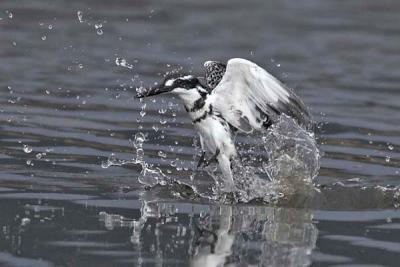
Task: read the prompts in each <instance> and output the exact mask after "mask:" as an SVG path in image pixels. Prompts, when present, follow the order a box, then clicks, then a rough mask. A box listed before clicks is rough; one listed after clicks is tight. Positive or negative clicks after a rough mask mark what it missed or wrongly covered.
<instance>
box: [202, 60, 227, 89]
mask: <svg viewBox="0 0 400 267" xmlns="http://www.w3.org/2000/svg"><path fill="white" fill-rule="evenodd" d="M204 68H205V69H206V83H207V86H208V88H209V89H211V90H212V89H214V88H215V87H216V86H217V85H218V84H219V82H220V81H221V80H222V77H223V76H224V74H225V71H226V65H225V64H224V63H221V62H218V61H206V62H205V63H204Z"/></svg>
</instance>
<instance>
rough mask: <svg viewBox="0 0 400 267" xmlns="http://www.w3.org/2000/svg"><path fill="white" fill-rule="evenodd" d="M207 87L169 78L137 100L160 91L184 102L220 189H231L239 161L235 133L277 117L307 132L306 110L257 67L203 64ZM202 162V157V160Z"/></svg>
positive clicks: (186, 77)
mask: <svg viewBox="0 0 400 267" xmlns="http://www.w3.org/2000/svg"><path fill="white" fill-rule="evenodd" d="M205 68H206V77H209V78H210V79H207V87H208V88H207V87H206V86H204V85H202V84H201V83H200V81H199V80H198V79H197V78H196V77H194V76H192V75H184V76H178V77H177V76H167V77H166V78H165V80H164V82H163V83H162V84H160V85H159V86H156V87H153V88H149V89H146V90H145V91H144V92H142V93H140V94H138V97H145V96H151V95H157V94H160V93H164V92H171V93H174V94H177V95H178V96H179V97H180V98H181V99H182V100H183V102H184V106H185V109H186V110H187V112H188V113H189V116H190V117H191V119H192V122H193V124H194V126H195V128H196V129H197V130H198V131H199V134H200V141H201V146H202V149H203V151H208V152H210V153H211V154H212V155H213V156H212V159H216V160H217V161H218V163H219V167H220V169H221V171H222V173H223V187H222V188H223V189H224V190H226V191H232V190H234V188H235V185H234V180H233V175H232V170H231V163H232V160H233V159H234V158H236V157H237V151H236V148H235V143H234V139H235V134H236V133H237V132H238V131H239V132H243V133H251V132H253V131H260V130H263V129H267V128H268V127H269V126H270V125H272V124H273V123H275V122H276V121H277V120H278V118H279V116H280V115H281V114H286V115H288V116H291V117H293V118H294V119H295V120H296V121H297V122H298V123H299V124H300V125H302V126H303V127H305V128H308V127H310V126H311V125H312V120H311V118H310V115H309V113H308V111H307V108H306V107H305V105H304V104H303V102H302V101H301V100H300V98H299V97H298V96H296V95H295V94H294V93H293V92H292V91H291V90H290V89H288V88H286V87H285V86H284V85H283V84H282V83H281V82H280V81H278V80H277V79H276V78H275V77H273V76H272V75H271V74H269V73H268V72H267V71H265V70H264V69H263V68H261V67H259V66H258V65H256V64H255V63H253V62H251V61H248V60H245V59H240V58H234V59H230V60H229V61H228V63H227V65H226V69H225V65H224V64H222V63H219V62H216V61H208V62H206V63H205ZM202 158H203V157H202Z"/></svg>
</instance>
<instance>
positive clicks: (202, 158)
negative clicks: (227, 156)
mask: <svg viewBox="0 0 400 267" xmlns="http://www.w3.org/2000/svg"><path fill="white" fill-rule="evenodd" d="M219 152H220V150H219V148H217V150H216V151H215V154H214V155H212V156H211V158H209V159H205V154H206V152H204V151H203V152H202V154H201V156H200V159H199V163H198V164H197V168H199V167H200V166H201V165H203V166H204V167H207V166H208V165H210V163H212V162H214V161H218V160H217V157H218V155H219Z"/></svg>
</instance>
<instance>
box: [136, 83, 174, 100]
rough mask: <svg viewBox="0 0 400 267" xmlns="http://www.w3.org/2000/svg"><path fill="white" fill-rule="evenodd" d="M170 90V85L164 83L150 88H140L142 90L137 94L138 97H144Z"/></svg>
mask: <svg viewBox="0 0 400 267" xmlns="http://www.w3.org/2000/svg"><path fill="white" fill-rule="evenodd" d="M169 91H171V88H170V87H166V86H164V85H163V84H160V85H156V86H153V87H149V88H140V90H139V91H138V92H137V94H136V97H137V98H143V97H148V96H153V95H159V94H162V93H167V92H169Z"/></svg>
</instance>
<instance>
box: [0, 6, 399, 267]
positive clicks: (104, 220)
mask: <svg viewBox="0 0 400 267" xmlns="http://www.w3.org/2000/svg"><path fill="white" fill-rule="evenodd" d="M78 11H80V13H79V16H78ZM399 12H400V3H397V2H394V1H386V0H385V1H379V2H377V1H372V0H371V1H370V0H366V1H362V2H358V1H346V2H344V1H334V2H333V1H330V2H326V1H325V2H320V1H314V0H310V1H302V2H299V3H295V2H293V1H268V3H267V2H265V1H246V2H243V1H223V2H218V3H216V2H215V1H185V2H181V1H163V2H159V1H123V0H115V1H112V3H111V2H108V1H92V0H85V1H72V2H71V1H62V0H59V1H27V0H21V1H12V0H3V1H1V3H0V58H1V60H0V73H1V76H0V88H1V90H0V94H1V99H0V101H1V103H0V128H1V129H0V131H1V132H0V163H1V169H0V198H1V200H0V206H1V211H2V215H1V216H0V226H1V229H2V231H1V233H0V263H1V265H5V266H125V265H126V266H128V265H129V266H132V265H134V266H188V265H190V264H193V265H194V266H212V264H214V265H216V264H223V263H224V262H225V263H226V264H229V263H230V264H232V265H234V266H248V265H256V266H257V265H259V266H304V265H314V266H327V265H353V266H356V265H368V264H369V265H373V266H396V265H397V264H398V259H399V257H400V256H399V255H400V242H399V240H400V213H399V212H398V210H397V208H398V205H399V199H398V197H399V193H398V190H397V188H396V187H397V186H399V181H400V180H399V178H400V137H399V136H400V117H399V111H400V108H399V103H400V91H399V90H400V89H399V84H400V79H399V77H400V63H399V62H400V56H399V55H400V46H399V44H400V37H399V36H400V29H399V27H398V25H399V23H400V16H399ZM232 57H243V58H247V59H250V60H252V61H255V62H257V63H258V64H260V65H261V66H263V67H265V68H266V69H267V70H268V71H270V72H271V73H273V74H274V75H276V76H277V77H278V78H279V79H281V80H282V81H284V82H285V83H286V84H287V85H288V86H290V87H292V88H294V90H295V91H296V92H297V93H298V94H299V95H300V96H301V97H302V98H303V100H304V102H305V103H306V104H307V106H309V107H310V108H311V111H312V113H313V116H314V118H315V119H316V120H317V121H319V122H321V123H322V124H321V127H320V128H319V129H318V131H317V138H318V142H319V144H320V149H321V152H322V153H323V157H322V160H321V169H320V172H319V175H318V176H317V177H316V178H315V184H316V185H317V186H318V188H319V190H320V193H315V195H313V196H309V195H307V194H302V193H301V192H300V193H299V194H297V195H295V196H293V197H291V198H290V199H287V200H286V201H284V202H282V203H281V204H280V205H278V206H276V205H265V204H260V203H251V204H238V205H229V204H220V203H218V202H215V201H208V200H206V199H204V198H203V199H202V198H196V197H193V194H192V192H190V190H188V188H186V187H184V186H181V185H173V186H164V187H155V188H153V189H151V190H145V189H144V188H143V187H142V185H141V184H140V183H139V181H138V177H139V176H140V172H141V170H142V167H141V165H140V164H125V165H122V166H110V167H108V168H103V167H104V165H103V167H102V163H103V162H107V159H108V158H109V157H110V155H111V154H112V153H114V155H113V157H115V158H117V159H119V160H131V159H132V158H133V157H135V156H136V149H135V147H134V140H135V135H137V134H138V133H143V134H145V135H146V141H145V142H144V143H143V151H144V158H143V159H144V161H145V162H146V163H148V164H154V166H153V167H154V168H156V167H158V168H159V169H160V170H161V171H162V172H163V173H165V174H167V175H168V176H169V177H173V178H174V179H177V180H178V181H181V182H185V183H187V184H191V183H194V184H195V185H196V186H197V187H199V188H203V189H205V190H206V189H209V188H210V187H211V186H212V183H213V181H212V178H211V177H210V176H209V175H207V174H206V173H205V172H202V171H200V170H199V171H195V173H194V175H193V169H194V167H195V164H196V158H195V157H194V156H193V154H194V153H195V152H196V145H195V144H196V142H198V141H197V137H196V133H195V132H194V131H193V128H192V125H191V123H190V120H189V118H188V117H187V116H186V114H185V111H184V109H183V108H182V107H181V106H180V105H179V101H178V100H176V99H174V98H172V97H165V98H163V99H157V100H150V99H149V100H146V101H145V102H139V101H138V100H137V99H134V98H133V92H134V91H135V88H136V87H137V86H139V85H140V84H142V83H143V84H151V83H152V82H154V81H158V80H159V79H160V76H162V74H163V73H165V72H166V71H171V70H173V69H180V68H181V69H183V70H184V71H187V72H193V73H196V74H197V73H199V74H201V73H202V71H203V70H202V63H203V62H204V61H206V60H209V59H217V60H223V61H225V60H227V59H229V58H232ZM116 58H123V59H125V60H126V61H127V62H128V63H129V64H130V65H128V66H131V67H130V68H128V67H123V66H117V65H116V64H115V60H116ZM153 101H155V102H153ZM144 104H146V105H144ZM160 151H161V152H160ZM177 192H179V193H180V194H177Z"/></svg>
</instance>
